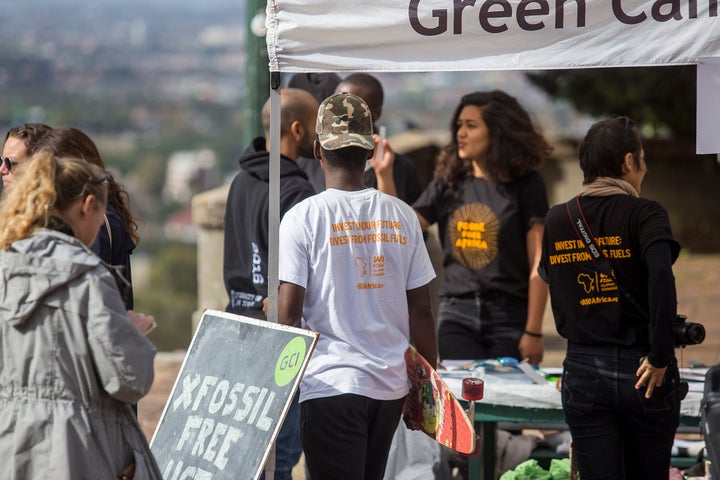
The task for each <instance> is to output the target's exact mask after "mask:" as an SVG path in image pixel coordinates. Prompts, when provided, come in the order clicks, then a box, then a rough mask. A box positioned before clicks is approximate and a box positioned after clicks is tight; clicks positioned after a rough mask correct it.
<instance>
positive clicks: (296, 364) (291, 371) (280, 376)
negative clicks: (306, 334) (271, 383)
mask: <svg viewBox="0 0 720 480" xmlns="http://www.w3.org/2000/svg"><path fill="white" fill-rule="evenodd" d="M306 351H307V347H306V346H305V339H303V337H295V338H293V339H292V340H290V341H289V342H288V344H287V345H285V348H284V349H283V351H282V353H281V354H280V357H279V358H278V361H277V364H276V365H275V383H276V384H277V386H278V387H284V386H285V385H287V384H288V383H290V382H292V381H293V379H294V378H295V377H296V376H297V374H298V372H299V371H300V367H302V364H303V360H304V359H305V352H306Z"/></svg>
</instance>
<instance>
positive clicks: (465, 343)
mask: <svg viewBox="0 0 720 480" xmlns="http://www.w3.org/2000/svg"><path fill="white" fill-rule="evenodd" d="M526 322H527V302H525V301H522V300H519V299H515V298H513V297H510V296H509V295H505V294H502V293H500V292H482V293H480V294H478V295H477V296H470V297H443V298H442V299H441V301H440V309H439V311H438V323H439V325H440V326H439V330H438V348H439V353H440V358H441V359H443V360H474V359H480V358H497V357H503V356H508V357H515V358H519V357H520V350H519V349H518V344H519V343H520V337H521V336H522V333H523V331H524V330H525V324H526Z"/></svg>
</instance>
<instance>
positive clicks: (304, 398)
mask: <svg viewBox="0 0 720 480" xmlns="http://www.w3.org/2000/svg"><path fill="white" fill-rule="evenodd" d="M315 131H316V133H317V134H318V140H317V141H316V142H315V156H316V157H317V158H318V159H320V162H321V165H322V168H323V171H324V172H325V181H326V186H327V190H326V191H324V192H322V193H320V194H318V195H315V196H312V197H310V198H307V199H305V200H303V201H302V202H300V203H299V204H297V205H295V206H294V207H293V208H292V209H290V210H289V211H288V212H287V213H286V214H285V216H284V218H283V220H282V222H281V224H280V258H279V263H280V272H279V278H280V282H281V283H280V292H279V299H278V314H279V320H280V322H281V323H284V324H287V325H298V324H302V326H303V327H304V328H308V329H310V330H313V331H316V332H319V333H320V337H319V340H318V343H317V346H316V348H315V351H314V352H313V355H312V357H311V359H310V362H309V364H308V367H307V370H306V371H305V375H304V376H303V379H302V381H301V384H300V402H301V420H300V425H301V427H300V428H301V439H302V444H303V450H304V452H305V460H306V464H307V467H308V470H309V472H310V477H311V478H312V480H324V479H338V478H342V479H351V480H352V479H358V480H360V479H362V480H371V479H378V480H379V479H382V477H383V472H384V470H385V463H386V460H387V456H388V451H389V448H390V443H391V441H392V437H393V433H394V432H395V428H396V427H397V424H398V421H399V420H400V415H401V412H402V406H403V403H404V399H405V396H406V394H407V392H408V387H409V382H408V379H407V374H406V370H405V360H404V353H405V350H406V349H407V347H408V344H409V343H412V344H414V345H415V347H416V348H417V349H418V351H419V352H420V353H421V354H422V355H423V356H425V357H426V358H427V359H428V361H429V362H431V364H433V365H434V364H435V363H436V362H437V342H436V336H435V328H434V325H433V318H432V310H431V304H430V292H429V289H428V284H429V282H430V280H432V279H433V278H434V277H435V273H434V271H433V268H432V265H431V263H430V258H429V256H428V253H427V250H426V248H425V243H424V241H423V236H422V231H421V230H420V225H419V223H418V220H417V216H416V215H415V213H414V211H413V210H412V209H411V208H410V207H409V206H408V205H407V204H405V203H404V202H402V201H401V200H399V199H397V198H395V197H392V196H389V195H386V194H384V193H381V192H379V191H377V190H375V189H372V188H367V187H366V186H365V185H364V183H363V175H364V169H365V162H366V160H367V159H368V158H371V156H372V153H373V149H374V147H375V139H374V138H373V129H372V116H371V113H370V109H369V108H368V106H367V104H366V103H365V102H364V101H363V100H362V99H361V98H360V97H357V96H355V95H352V94H348V93H336V94H334V95H331V96H330V97H328V98H327V99H326V100H325V101H324V102H323V103H322V104H321V105H320V109H319V111H318V118H317V123H316V129H315Z"/></svg>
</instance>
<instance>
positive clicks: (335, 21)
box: [266, 0, 720, 72]
mask: <svg viewBox="0 0 720 480" xmlns="http://www.w3.org/2000/svg"><path fill="white" fill-rule="evenodd" d="M719 1H720V0H362V1H358V0H268V5H267V20H266V26H267V29H268V30H267V45H268V53H269V57H270V71H273V72H321V71H337V72H342V71H353V72H360V71H366V72H370V71H372V72H383V71H384V72H393V71H403V72H420V71H436V70H443V71H463V70H464V71H469V70H544V69H556V68H585V67H611V66H649V65H671V64H676V65H677V64H694V63H696V62H697V59H698V58H699V57H712V56H720V20H718V2H719Z"/></svg>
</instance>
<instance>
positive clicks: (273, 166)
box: [267, 72, 280, 322]
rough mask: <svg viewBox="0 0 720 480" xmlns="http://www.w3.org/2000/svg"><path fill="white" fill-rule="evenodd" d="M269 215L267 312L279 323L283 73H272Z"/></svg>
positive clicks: (271, 319) (270, 317)
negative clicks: (281, 76)
mask: <svg viewBox="0 0 720 480" xmlns="http://www.w3.org/2000/svg"><path fill="white" fill-rule="evenodd" d="M269 196H270V199H269V212H268V312H267V319H268V320H269V321H271V322H277V321H278V305H277V300H278V286H279V283H280V282H279V280H278V250H279V243H280V232H279V229H280V72H270V192H269Z"/></svg>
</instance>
